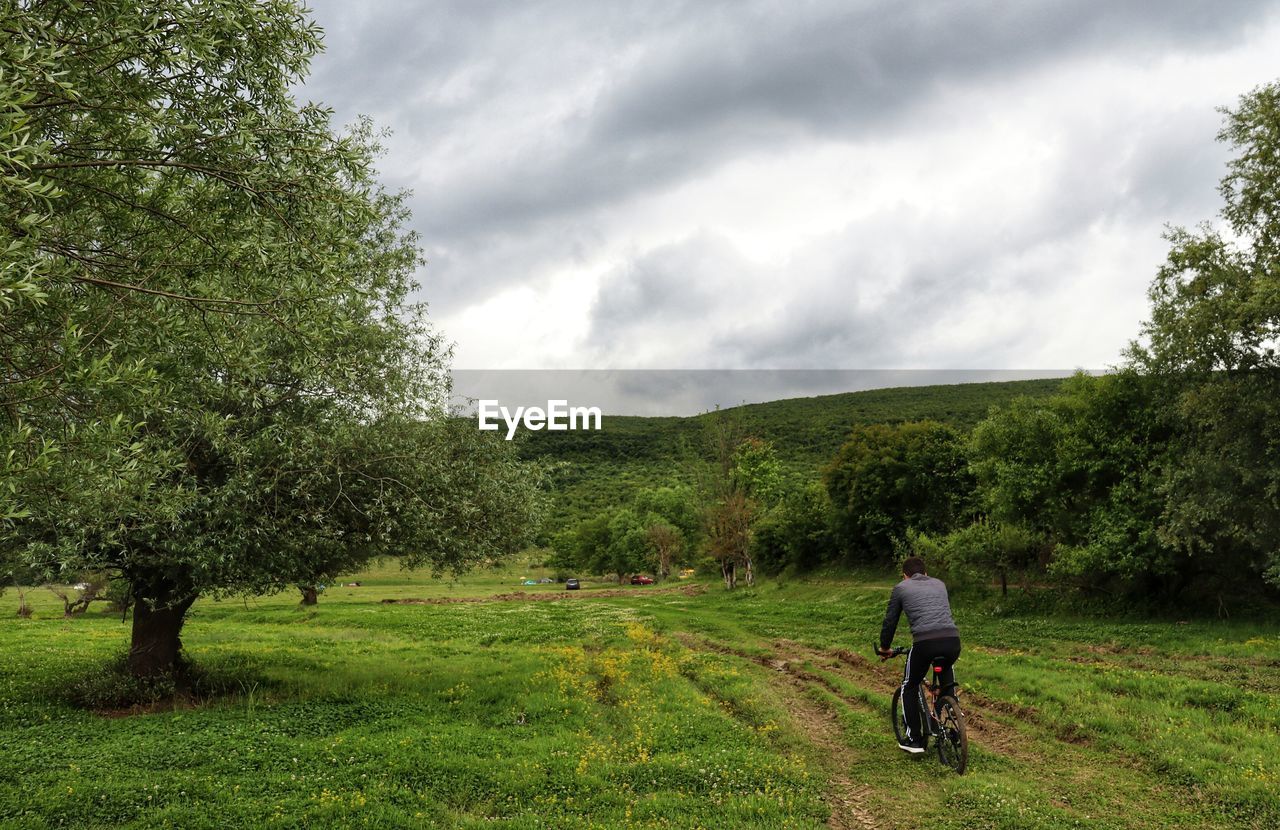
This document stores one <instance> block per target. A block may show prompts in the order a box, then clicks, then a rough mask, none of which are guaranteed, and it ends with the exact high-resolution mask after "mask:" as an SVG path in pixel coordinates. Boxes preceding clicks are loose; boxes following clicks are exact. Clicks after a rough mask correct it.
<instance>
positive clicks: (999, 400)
mask: <svg viewBox="0 0 1280 830" xmlns="http://www.w3.org/2000/svg"><path fill="white" fill-rule="evenodd" d="M1061 384H1062V380H1061V379H1059V378H1053V379H1045V380H1023V381H1006V382H998V383H965V384H953V385H944V386H908V387H898V388H894V389H871V390H867V391H863V392H845V393H841V394H836V395H821V396H817V397H811V398H791V399H788V400H781V401H770V402H768V403H759V404H748V405H745V406H738V407H733V408H731V409H724V410H720V413H719V415H720V416H721V417H727V418H730V419H732V420H733V421H734V422H735V423H736V424H737V428H738V430H739V431H741V432H744V433H746V434H749V435H754V436H756V437H759V438H763V439H765V440H768V441H772V442H773V444H774V446H775V447H776V448H777V451H778V454H779V456H780V457H781V459H782V461H783V464H784V465H785V466H786V468H787V469H788V470H789V471H791V472H792V473H793V474H795V475H798V476H802V477H809V476H816V475H817V473H818V470H819V469H820V468H821V466H822V465H823V464H824V463H826V461H827V460H828V459H829V458H831V457H832V456H833V455H834V454H835V452H836V450H837V449H838V448H839V447H840V445H841V443H843V441H844V439H845V437H846V436H847V435H848V433H849V430H850V429H851V428H852V427H853V426H855V425H858V424H873V423H901V422H904V421H919V420H926V419H929V420H936V421H943V422H946V423H949V424H952V425H954V426H956V427H957V428H960V429H964V430H968V429H971V428H972V427H973V425H974V424H976V423H977V422H978V421H980V420H982V418H984V417H985V416H986V415H987V413H988V411H989V410H990V409H991V407H993V406H1001V405H1004V404H1007V403H1008V402H1009V401H1011V400H1013V399H1014V398H1017V397H1022V396H1031V397H1043V396H1047V395H1050V394H1052V393H1053V392H1055V391H1056V390H1057V389H1058V388H1059V387H1060V386H1061ZM711 417H715V416H714V415H713V414H710V413H707V414H702V415H694V416H690V417H683V418H680V417H672V418H654V417H635V416H606V417H605V418H604V423H603V429H601V430H599V431H579V432H545V431H543V432H527V433H524V437H523V439H522V443H521V452H522V453H523V455H524V456H525V457H526V458H530V459H541V460H545V461H548V462H553V463H557V464H558V465H559V466H558V468H557V470H556V472H555V474H554V487H555V496H554V506H553V508H552V512H551V517H550V521H549V522H548V524H547V527H546V528H545V529H544V533H545V534H546V535H548V536H550V535H554V534H555V533H557V532H559V531H560V530H561V529H563V528H565V527H568V526H571V525H573V524H574V523H576V522H577V521H580V520H581V519H582V518H585V517H587V516H589V515H591V514H592V513H594V512H596V511H598V510H601V509H604V508H606V507H610V506H612V505H616V504H620V503H623V502H625V501H627V500H628V499H629V498H630V497H631V495H632V494H633V493H634V492H635V491H636V490H638V489H641V488H644V487H651V486H657V485H661V484H665V483H670V482H672V481H680V480H687V479H688V478H689V476H690V472H689V470H690V467H691V465H692V464H695V463H697V461H696V460H697V459H698V458H699V457H700V456H701V455H703V451H702V447H703V446H704V444H705V439H704V433H705V429H706V426H707V421H708V419H709V418H711Z"/></svg>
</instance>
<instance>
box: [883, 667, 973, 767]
mask: <svg viewBox="0 0 1280 830" xmlns="http://www.w3.org/2000/svg"><path fill="white" fill-rule="evenodd" d="M875 651H876V653H877V654H879V655H880V659H881V660H887V659H889V658H890V657H897V656H899V655H901V654H906V653H907V652H908V651H909V649H906V648H901V647H899V648H895V649H892V650H890V652H889V653H887V654H881V653H880V650H879V648H878V647H877V648H876V649H875ZM929 668H931V669H932V671H931V672H929V673H930V674H931V675H933V677H932V678H930V679H929V680H928V681H926V680H924V678H921V682H920V684H919V685H918V686H916V694H917V696H918V697H917V701H918V705H919V707H920V713H921V715H920V720H921V726H922V727H923V729H922V731H923V732H924V735H923V736H922V737H924V738H925V740H926V741H928V740H932V741H933V743H934V746H935V748H936V750H937V753H938V760H939V761H940V762H941V763H943V764H944V765H946V766H949V767H951V768H952V769H953V770H955V771H956V772H957V773H958V774H961V775H963V774H964V771H965V769H966V767H967V766H968V759H969V740H968V736H967V734H966V729H965V723H964V713H963V712H962V711H961V710H960V706H959V701H958V700H957V699H956V691H957V689H958V688H959V686H958V684H956V683H954V682H952V683H951V684H950V685H948V686H947V687H946V688H944V687H943V685H942V671H943V666H939V665H936V664H935V665H931V666H930V667H929ZM900 694H901V687H899V689H898V690H895V691H894V693H893V706H892V707H891V712H890V714H891V717H892V719H893V723H894V731H895V733H897V734H898V740H899V742H901V741H902V740H903V738H902V734H901V732H899V727H903V728H905V723H904V718H905V716H904V713H903V711H902V710H903V707H902V706H901V705H900V703H901V701H900ZM944 710H945V711H944Z"/></svg>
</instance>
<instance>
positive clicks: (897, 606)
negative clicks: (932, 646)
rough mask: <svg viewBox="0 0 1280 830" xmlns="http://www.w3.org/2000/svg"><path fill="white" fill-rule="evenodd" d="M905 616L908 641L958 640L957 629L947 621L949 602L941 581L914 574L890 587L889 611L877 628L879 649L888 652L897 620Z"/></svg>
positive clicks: (949, 608) (949, 619)
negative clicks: (891, 591) (878, 628)
mask: <svg viewBox="0 0 1280 830" xmlns="http://www.w3.org/2000/svg"><path fill="white" fill-rule="evenodd" d="M903 611H906V612H907V623H908V624H909V625H910V626H911V639H913V640H916V641H919V640H938V639H941V638H943V637H959V636H960V629H958V628H956V621H955V620H954V619H952V618H951V602H950V600H948V599H947V586H946V585H944V584H943V583H942V580H941V579H934V578H933V577H931V576H926V575H924V574H914V575H913V576H912V577H911V578H910V579H904V580H902V581H901V582H899V583H898V584H897V585H894V586H893V593H892V594H890V595H889V610H888V611H886V612H885V615H884V624H883V625H881V626H880V645H881V647H883V648H888V647H889V646H890V645H891V644H892V643H893V632H894V631H896V630H897V628H898V616H899V615H900V614H902V612H903Z"/></svg>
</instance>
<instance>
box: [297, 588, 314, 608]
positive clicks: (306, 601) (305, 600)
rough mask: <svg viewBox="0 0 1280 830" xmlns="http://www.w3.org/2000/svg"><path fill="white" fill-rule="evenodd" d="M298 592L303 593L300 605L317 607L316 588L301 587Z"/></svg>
mask: <svg viewBox="0 0 1280 830" xmlns="http://www.w3.org/2000/svg"><path fill="white" fill-rule="evenodd" d="M298 590H299V591H301V592H302V602H300V603H298V604H299V605H315V604H316V602H317V601H318V600H317V592H316V586H314V585H299V586H298Z"/></svg>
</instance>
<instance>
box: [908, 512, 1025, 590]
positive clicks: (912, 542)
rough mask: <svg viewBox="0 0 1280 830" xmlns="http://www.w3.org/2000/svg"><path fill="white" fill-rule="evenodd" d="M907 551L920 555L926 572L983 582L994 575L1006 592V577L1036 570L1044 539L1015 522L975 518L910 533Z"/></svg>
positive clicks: (1007, 587)
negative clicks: (946, 528)
mask: <svg viewBox="0 0 1280 830" xmlns="http://www.w3.org/2000/svg"><path fill="white" fill-rule="evenodd" d="M908 543H909V547H910V549H911V552H912V553H913V554H914V555H916V556H919V557H921V558H923V559H924V561H925V566H926V568H927V569H928V570H929V573H931V574H933V575H934V576H942V575H944V574H945V575H946V577H947V578H948V580H950V579H954V578H957V577H959V578H960V579H967V580H971V581H979V582H986V581H988V580H990V579H991V578H992V577H995V578H996V579H997V580H999V582H1000V593H1001V594H1008V592H1009V578H1010V576H1014V575H1017V574H1020V573H1021V574H1025V573H1028V572H1032V571H1034V570H1036V568H1035V566H1036V565H1037V564H1038V559H1039V557H1040V554H1041V552H1042V551H1043V550H1044V546H1045V542H1044V539H1043V538H1041V537H1039V536H1037V535H1035V534H1034V533H1032V532H1031V531H1029V530H1027V529H1026V528H1025V527H1023V526H1021V525H1016V524H998V523H996V522H991V521H988V520H979V521H977V522H974V523H973V524H971V525H969V526H968V527H962V528H960V529H958V530H953V531H952V532H950V533H947V534H945V535H940V536H929V535H928V534H924V533H914V532H913V533H912V534H910V536H909V537H908Z"/></svg>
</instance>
